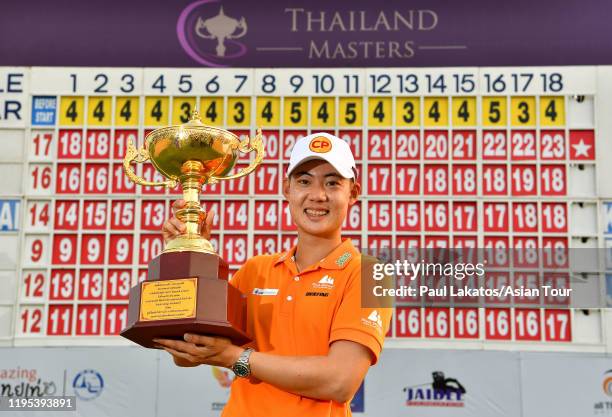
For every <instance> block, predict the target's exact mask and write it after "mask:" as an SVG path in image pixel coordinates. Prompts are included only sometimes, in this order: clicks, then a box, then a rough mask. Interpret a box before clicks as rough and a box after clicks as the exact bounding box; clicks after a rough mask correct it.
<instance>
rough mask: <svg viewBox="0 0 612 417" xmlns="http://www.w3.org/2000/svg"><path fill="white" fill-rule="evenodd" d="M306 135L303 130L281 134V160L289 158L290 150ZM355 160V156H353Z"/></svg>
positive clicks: (287, 131)
mask: <svg viewBox="0 0 612 417" xmlns="http://www.w3.org/2000/svg"><path fill="white" fill-rule="evenodd" d="M306 135H308V133H307V132H306V131H305V130H303V131H302V130H286V131H285V133H284V134H283V159H287V160H288V159H289V158H290V157H291V150H292V149H293V146H294V145H295V142H297V141H298V139H301V138H303V137H304V136H306ZM355 158H357V156H355Z"/></svg>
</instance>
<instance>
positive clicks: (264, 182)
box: [226, 164, 279, 194]
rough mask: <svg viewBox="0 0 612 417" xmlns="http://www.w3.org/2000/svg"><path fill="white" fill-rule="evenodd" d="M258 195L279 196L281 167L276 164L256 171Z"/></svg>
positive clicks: (267, 165)
mask: <svg viewBox="0 0 612 417" xmlns="http://www.w3.org/2000/svg"><path fill="white" fill-rule="evenodd" d="M255 172H256V174H255V193H256V194H278V182H279V175H278V173H279V167H278V165H276V164H262V165H260V166H259V168H257V170H256V171H255ZM226 184H227V183H226Z"/></svg>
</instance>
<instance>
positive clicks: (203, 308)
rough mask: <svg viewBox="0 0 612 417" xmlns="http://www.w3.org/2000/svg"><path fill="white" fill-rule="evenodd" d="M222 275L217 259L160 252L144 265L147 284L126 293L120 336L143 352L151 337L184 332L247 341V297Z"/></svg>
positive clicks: (180, 336)
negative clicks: (127, 296)
mask: <svg viewBox="0 0 612 417" xmlns="http://www.w3.org/2000/svg"><path fill="white" fill-rule="evenodd" d="M227 275H228V267H227V264H226V263H225V261H224V260H223V259H221V258H220V257H219V256H217V255H212V254H207V253H200V252H188V251H186V252H170V253H162V254H161V255H159V256H157V257H156V258H154V259H153V260H151V262H149V276H148V278H147V280H146V281H144V282H141V283H139V284H138V285H136V286H134V287H133V288H132V289H131V290H130V296H129V306H128V317H127V326H126V328H125V329H123V330H122V331H121V336H123V337H125V338H127V339H129V340H131V341H133V342H135V343H138V344H139V345H141V346H144V347H147V348H153V347H154V343H153V339H154V338H161V339H180V340H183V336H184V334H185V333H197V334H205V335H213V336H224V337H227V338H229V339H231V341H232V343H234V344H235V345H239V346H241V345H244V344H245V343H248V342H250V341H251V338H250V337H249V336H248V334H247V331H246V298H245V297H244V296H243V295H242V293H241V292H240V291H239V290H238V289H236V288H234V287H233V286H232V285H230V284H229V282H228V281H227Z"/></svg>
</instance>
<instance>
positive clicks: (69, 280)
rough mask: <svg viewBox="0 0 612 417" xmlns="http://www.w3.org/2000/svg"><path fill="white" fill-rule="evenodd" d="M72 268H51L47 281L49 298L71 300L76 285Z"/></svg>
mask: <svg viewBox="0 0 612 417" xmlns="http://www.w3.org/2000/svg"><path fill="white" fill-rule="evenodd" d="M75 276H76V275H75V271H74V269H53V270H51V280H50V281H49V300H72V299H73V298H74V288H75V286H76V278H75Z"/></svg>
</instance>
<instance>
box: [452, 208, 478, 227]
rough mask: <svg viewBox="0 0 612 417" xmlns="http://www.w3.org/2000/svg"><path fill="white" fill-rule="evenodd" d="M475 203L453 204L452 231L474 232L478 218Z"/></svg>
mask: <svg viewBox="0 0 612 417" xmlns="http://www.w3.org/2000/svg"><path fill="white" fill-rule="evenodd" d="M476 207H477V206H476V202H458V203H453V231H455V232H476V231H477V230H478V218H477V216H476V212H477V208H476Z"/></svg>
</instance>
